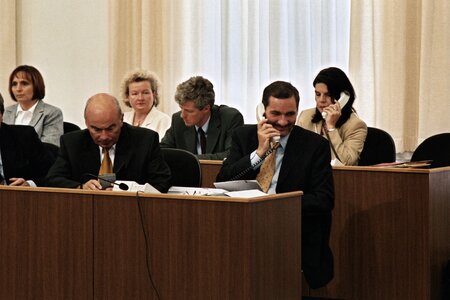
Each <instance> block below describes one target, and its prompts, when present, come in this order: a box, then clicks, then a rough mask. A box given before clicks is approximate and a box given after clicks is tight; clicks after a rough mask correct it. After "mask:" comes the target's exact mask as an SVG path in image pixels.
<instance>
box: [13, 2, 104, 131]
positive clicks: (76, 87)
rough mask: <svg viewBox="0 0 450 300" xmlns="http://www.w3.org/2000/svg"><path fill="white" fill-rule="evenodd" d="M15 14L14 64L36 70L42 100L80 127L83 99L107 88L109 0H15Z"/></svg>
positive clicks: (82, 123)
mask: <svg viewBox="0 0 450 300" xmlns="http://www.w3.org/2000/svg"><path fill="white" fill-rule="evenodd" d="M17 15H18V28H17V29H18V36H17V44H18V48H17V50H18V51H17V52H18V53H17V54H18V55H17V59H18V65H20V64H29V65H33V66H35V67H36V68H38V69H39V71H40V72H41V73H42V75H43V77H44V81H45V85H46V96H45V98H44V101H46V102H47V103H50V104H53V105H55V106H58V107H60V108H61V109H62V111H63V114H64V120H66V121H69V122H73V123H76V124H78V125H80V126H81V127H84V119H83V109H84V104H85V102H86V100H87V99H88V98H89V97H90V96H91V95H93V94H95V93H98V92H110V91H109V82H108V81H109V78H108V76H109V75H108V74H109V72H108V55H109V51H108V42H109V39H108V34H107V33H108V31H107V29H108V1H107V0H94V1H92V0H76V1H75V0H19V1H18V7H17ZM11 71H12V70H10V72H11ZM6 96H7V95H6Z"/></svg>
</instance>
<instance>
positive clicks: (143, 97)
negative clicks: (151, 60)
mask: <svg viewBox="0 0 450 300" xmlns="http://www.w3.org/2000/svg"><path fill="white" fill-rule="evenodd" d="M159 89H160V82H159V78H158V76H157V75H156V74H155V73H152V72H149V71H146V70H138V71H133V72H131V73H129V74H128V75H126V76H125V78H124V79H123V81H122V98H123V101H124V103H125V105H127V106H128V107H131V108H132V110H131V111H129V112H125V113H124V117H123V120H124V122H127V123H129V124H131V125H134V126H138V127H145V128H148V129H152V130H154V131H156V132H157V133H158V134H159V140H161V139H162V138H163V137H164V134H165V133H166V131H167V129H169V127H170V122H171V120H170V117H169V116H168V115H167V114H165V113H163V112H161V111H160V110H158V109H157V108H156V107H157V106H158V104H159Z"/></svg>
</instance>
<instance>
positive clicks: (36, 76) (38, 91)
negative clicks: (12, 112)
mask: <svg viewBox="0 0 450 300" xmlns="http://www.w3.org/2000/svg"><path fill="white" fill-rule="evenodd" d="M20 72H23V73H24V74H25V77H26V78H27V79H28V80H29V81H31V83H32V84H33V99H38V100H42V99H44V97H45V84H44V78H42V75H41V73H40V72H39V71H38V69H36V68H35V67H33V66H27V65H21V66H18V67H17V68H15V69H14V71H12V73H11V75H10V76H9V94H10V95H11V98H12V99H13V100H14V101H16V102H17V99H16V97H15V96H14V93H13V92H12V83H13V80H14V78H15V77H16V76H17V74H19V73H20Z"/></svg>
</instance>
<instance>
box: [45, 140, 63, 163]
mask: <svg viewBox="0 0 450 300" xmlns="http://www.w3.org/2000/svg"><path fill="white" fill-rule="evenodd" d="M42 144H43V145H44V148H45V149H46V150H47V152H48V153H50V155H51V156H52V159H53V161H55V160H56V158H57V157H58V152H59V147H58V146H56V145H55V144H50V143H46V142H42Z"/></svg>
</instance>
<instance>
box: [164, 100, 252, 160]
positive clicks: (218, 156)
mask: <svg viewBox="0 0 450 300" xmlns="http://www.w3.org/2000/svg"><path fill="white" fill-rule="evenodd" d="M243 124H244V118H243V117H242V114H241V113H240V112H239V111H238V110H237V109H235V108H232V107H228V106H226V105H221V106H217V105H214V106H213V108H212V109H211V118H210V120H209V127H208V132H207V133H206V134H207V137H206V154H201V155H197V138H196V135H197V133H196V131H195V126H192V127H187V126H186V125H185V124H184V121H183V119H181V112H177V113H174V114H173V115H172V124H171V126H170V128H169V130H167V132H166V134H165V135H164V138H163V139H162V141H161V147H162V148H177V149H183V150H187V151H189V152H192V153H194V154H195V155H197V157H198V158H199V159H215V160H222V159H224V158H226V157H227V155H228V153H229V152H230V147H231V136H232V134H233V131H234V129H236V128H237V127H240V126H242V125H243Z"/></svg>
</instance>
